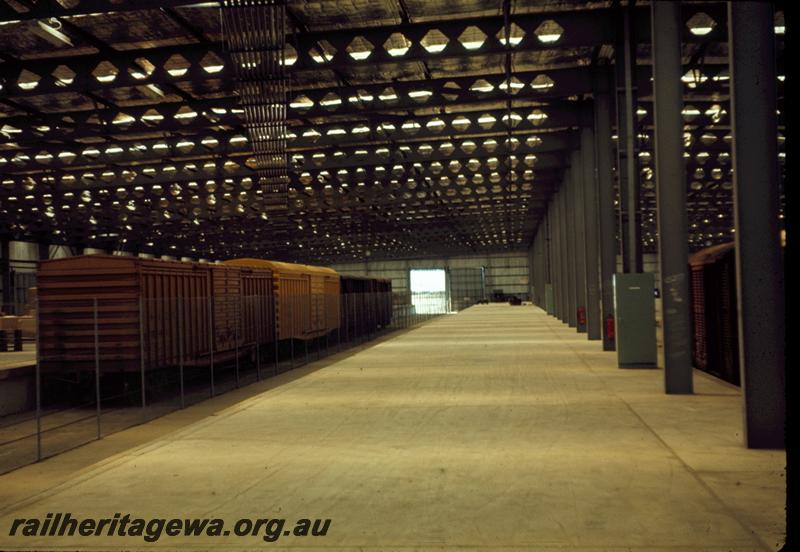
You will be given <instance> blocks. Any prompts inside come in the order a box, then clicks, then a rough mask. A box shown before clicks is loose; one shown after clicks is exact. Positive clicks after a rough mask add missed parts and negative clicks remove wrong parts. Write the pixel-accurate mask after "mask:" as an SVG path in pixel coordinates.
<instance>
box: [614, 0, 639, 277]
mask: <svg viewBox="0 0 800 552" xmlns="http://www.w3.org/2000/svg"><path fill="white" fill-rule="evenodd" d="M620 12H621V13H620V14H619V20H618V21H619V24H620V28H619V30H618V31H619V32H618V37H617V44H616V48H615V53H614V56H615V60H614V61H615V65H614V68H615V70H616V85H617V93H616V100H617V178H618V180H619V196H620V233H621V240H620V241H621V246H622V272H626V273H627V272H635V273H639V272H642V240H641V226H642V225H641V207H640V204H639V171H638V163H637V161H638V159H637V157H636V155H637V152H636V140H637V132H636V126H637V125H636V96H637V90H636V83H635V80H634V69H635V64H636V41H635V37H634V36H633V32H634V29H633V22H632V21H631V19H632V17H633V14H632V9H631V7H627V8H626V7H622V8H620Z"/></svg>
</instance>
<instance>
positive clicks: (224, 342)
mask: <svg viewBox="0 0 800 552" xmlns="http://www.w3.org/2000/svg"><path fill="white" fill-rule="evenodd" d="M38 287H39V317H40V318H39V325H40V337H39V348H40V356H41V360H42V363H41V364H42V368H43V369H45V370H65V369H69V370H76V371H86V370H94V362H95V341H94V335H95V332H94V324H95V320H94V302H95V300H96V301H97V312H98V320H97V326H98V348H99V353H100V360H101V368H102V370H103V371H104V372H105V371H115V372H117V371H138V370H140V369H141V365H142V361H144V365H145V367H146V368H147V369H148V370H151V369H156V368H161V367H166V366H175V365H177V364H178V363H179V362H180V361H181V360H182V361H183V363H184V364H186V365H192V364H195V365H202V364H207V363H208V362H209V360H210V357H211V351H213V353H214V354H215V355H224V354H225V353H231V351H233V350H235V348H236V347H237V345H238V346H243V345H246V344H247V343H251V342H253V341H254V340H255V339H256V338H257V337H258V336H260V340H261V342H269V341H272V340H273V337H272V336H273V332H274V329H273V328H272V315H271V312H272V311H271V310H270V309H271V306H270V305H271V303H272V301H271V290H272V273H271V272H270V271H269V270H264V269H248V268H244V269H241V268H235V267H226V266H220V265H212V264H200V263H185V262H173V261H158V260H147V259H138V258H135V257H117V256H107V255H88V256H80V257H69V258H64V259H56V260H51V261H43V262H41V263H40V266H39V273H38ZM256 297H257V298H256ZM242 313H244V314H245V316H241V314H242ZM140 336H143V339H142V338H140Z"/></svg>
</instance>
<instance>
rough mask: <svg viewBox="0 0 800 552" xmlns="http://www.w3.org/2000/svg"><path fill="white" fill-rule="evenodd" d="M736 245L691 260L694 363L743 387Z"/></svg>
mask: <svg viewBox="0 0 800 552" xmlns="http://www.w3.org/2000/svg"><path fill="white" fill-rule="evenodd" d="M734 255H735V250H734V244H733V243H726V244H721V245H715V246H712V247H707V248H706V249H702V250H700V251H698V252H697V253H695V254H693V255H692V256H691V257H689V268H690V272H691V277H690V282H691V286H690V291H691V305H692V310H691V318H692V330H693V332H692V333H693V336H692V360H693V363H694V366H695V368H697V369H698V370H703V371H704V372H707V373H709V374H712V375H714V376H717V377H719V378H721V379H723V380H725V381H727V382H729V383H732V384H734V385H739V384H740V376H739V339H738V328H737V306H736V267H735V265H734Z"/></svg>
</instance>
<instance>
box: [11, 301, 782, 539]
mask: <svg viewBox="0 0 800 552" xmlns="http://www.w3.org/2000/svg"><path fill="white" fill-rule="evenodd" d="M662 378H663V374H662V373H661V371H660V370H620V369H618V368H616V364H615V357H614V355H613V354H611V353H602V352H601V351H599V344H597V343H589V342H587V341H586V340H585V339H584V338H583V337H582V336H578V335H577V334H576V333H575V332H574V330H571V329H568V328H566V326H564V325H563V324H561V323H560V322H558V321H556V320H555V319H553V318H551V317H547V316H546V315H545V314H544V313H543V312H542V311H541V310H539V309H537V308H535V307H531V306H522V307H509V306H506V305H479V306H475V307H472V308H470V309H468V310H466V311H464V312H462V313H460V314H458V315H452V316H445V317H441V318H438V319H435V320H433V321H431V322H429V323H427V324H425V325H423V326H421V327H418V328H416V329H413V330H411V331H408V332H404V333H401V334H394V336H393V337H389V338H387V339H384V340H381V341H380V342H378V343H376V344H375V345H374V346H370V347H364V348H362V349H361V350H360V351H357V352H355V353H354V354H350V353H347V354H341V355H337V356H334V357H331V358H329V359H326V360H324V361H322V362H320V363H315V364H312V365H310V366H308V367H304V368H301V369H298V370H295V371H293V372H290V373H288V374H283V375H281V376H278V377H277V378H273V379H272V380H269V381H268V382H262V383H258V384H254V385H252V386H250V387H248V388H246V389H244V390H237V391H233V392H231V393H228V394H227V395H225V396H223V397H218V398H216V399H213V400H210V401H206V402H204V403H201V404H199V405H196V406H194V407H192V408H189V409H187V410H183V411H180V412H176V413H174V414H170V415H168V416H165V417H164V418H161V419H159V420H155V421H153V422H151V423H149V424H145V425H143V426H139V427H137V428H133V429H130V430H126V431H123V432H120V433H117V434H115V435H113V436H111V437H109V438H107V439H104V440H102V441H99V442H96V443H91V444H89V445H87V446H85V447H81V448H80V449H77V450H74V451H71V452H68V453H66V454H63V455H61V456H58V457H55V458H52V459H50V460H47V461H45V462H42V463H39V464H36V465H33V466H28V467H25V468H22V469H20V470H17V471H15V472H12V473H10V474H6V475H5V476H0V549H5V550H13V549H38V550H42V549H55V548H58V549H75V548H78V549H103V550H110V549H126V550H131V549H139V548H151V547H152V546H153V545H148V544H147V543H144V542H142V539H141V538H136V537H116V538H108V537H84V538H79V537H73V538H62V539H58V538H44V537H31V538H24V537H16V538H11V537H9V536H8V531H9V528H10V526H11V520H12V519H14V518H19V517H25V518H29V517H34V516H39V517H44V516H45V514H46V513H48V512H71V513H72V515H73V516H81V517H89V516H92V517H98V518H99V517H111V516H113V515H114V513H116V512H122V513H131V514H132V515H134V516H139V517H167V518H171V517H178V518H184V517H219V518H222V519H224V520H225V521H226V523H228V524H230V525H232V524H233V523H234V522H235V521H236V520H238V519H239V518H243V517H251V518H261V517H270V518H274V517H282V518H286V519H287V520H289V522H290V523H291V522H293V521H294V520H296V519H299V518H330V519H331V520H332V525H331V528H330V531H329V533H328V535H327V536H325V537H306V538H302V537H293V536H286V537H282V538H281V539H280V540H278V541H277V542H275V543H271V544H268V546H269V547H270V548H272V549H279V548H284V547H286V548H291V549H293V550H300V549H304V548H305V549H309V550H311V549H314V550H319V549H320V548H331V549H337V550H350V549H362V550H439V549H470V550H492V549H497V550H500V549H502V550H504V551H509V550H547V549H553V550H565V549H580V550H584V551H588V550H648V551H650V550H662V549H663V550H774V549H777V548H779V545H780V543H781V542H782V534H783V531H784V511H783V508H784V504H785V480H784V466H785V454H784V452H783V451H751V450H747V449H745V448H743V446H742V444H741V442H742V436H741V413H740V410H741V409H740V403H741V398H740V396H739V392H738V390H736V389H734V388H732V387H730V386H727V385H725V384H722V383H719V382H717V381H716V380H713V379H711V378H708V377H705V376H703V375H701V374H698V375H697V376H696V378H695V380H696V389H697V394H696V395H693V396H666V395H664V394H663V393H662ZM156 546H157V547H158V548H159V549H168V548H181V549H187V548H193V549H209V548H211V547H215V548H216V547H220V548H226V549H231V550H234V549H240V550H244V549H250V550H252V549H254V548H256V547H259V546H267V543H264V542H263V540H262V539H261V537H260V536H258V537H234V536H228V537H216V538H214V537H191V538H190V537H162V538H161V540H160V541H159V542H158V544H157V545H156Z"/></svg>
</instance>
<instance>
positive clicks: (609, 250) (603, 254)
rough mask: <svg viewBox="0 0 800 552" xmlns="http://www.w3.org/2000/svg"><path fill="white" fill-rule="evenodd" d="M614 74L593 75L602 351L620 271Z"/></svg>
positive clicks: (609, 338) (608, 341) (609, 344)
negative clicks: (613, 128)
mask: <svg viewBox="0 0 800 552" xmlns="http://www.w3.org/2000/svg"><path fill="white" fill-rule="evenodd" d="M610 77H611V75H610V69H608V68H597V69H596V70H595V72H594V76H593V83H592V87H593V89H594V126H595V133H594V138H595V155H596V158H597V212H598V213H597V214H598V234H599V240H600V296H601V299H600V303H601V307H602V319H601V325H602V335H603V350H604V351H613V350H614V349H615V348H616V343H615V341H614V333H613V327H614V272H615V271H616V269H617V251H618V247H617V238H616V235H617V219H616V215H615V208H614V196H615V193H614V173H613V170H614V169H613V159H614V154H613V152H614V146H613V143H612V141H611V105H612V104H611V82H610V81H611V78H610Z"/></svg>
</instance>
